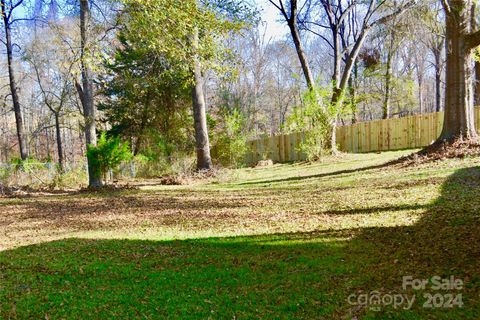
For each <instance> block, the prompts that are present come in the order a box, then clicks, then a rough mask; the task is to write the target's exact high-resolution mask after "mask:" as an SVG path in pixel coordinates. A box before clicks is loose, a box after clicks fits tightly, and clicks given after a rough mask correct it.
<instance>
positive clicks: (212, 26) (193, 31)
mask: <svg viewBox="0 0 480 320" xmlns="http://www.w3.org/2000/svg"><path fill="white" fill-rule="evenodd" d="M126 3H127V5H128V8H127V9H128V12H129V14H130V16H131V17H132V24H131V27H130V32H136V33H137V34H138V36H139V37H141V38H142V40H143V41H145V42H146V43H148V44H149V45H150V46H151V47H152V48H154V49H155V50H156V51H157V53H158V55H159V56H161V57H162V58H163V59H166V60H167V61H170V62H174V63H173V64H174V65H176V66H178V67H180V68H184V69H186V71H187V73H188V74H189V75H188V78H187V79H185V84H186V85H189V86H191V92H192V106H193V117H194V128H195V140H196V154H197V169H198V170H210V169H211V168H212V161H211V157H210V142H209V139H208V129H207V121H206V119H207V115H206V103H205V97H204V92H203V88H204V85H203V81H204V80H203V73H204V72H205V71H206V70H208V69H209V68H215V67H218V64H217V63H218V60H220V59H221V57H222V56H223V55H224V53H225V51H223V50H222V44H221V42H220V41H218V40H219V39H220V38H222V37H225V36H227V35H228V33H229V32H232V31H236V30H238V29H239V28H240V26H241V25H242V24H241V23H240V21H241V20H240V19H238V17H237V15H238V13H239V12H243V11H244V9H245V8H244V7H243V6H237V5H236V3H235V1H224V0H217V1H214V0H211V1H202V2H198V1H196V0H188V1H176V2H173V3H172V2H171V1H167V0H153V1H146V0H128V1H126Z"/></svg>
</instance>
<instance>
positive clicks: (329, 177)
mask: <svg viewBox="0 0 480 320" xmlns="http://www.w3.org/2000/svg"><path fill="white" fill-rule="evenodd" d="M405 153H406V152H395V153H394V152H391V153H383V154H368V155H347V156H345V157H344V158H343V159H340V160H336V161H335V162H332V161H325V162H324V163H317V164H311V165H308V164H302V165H300V164H295V165H277V166H274V167H271V168H257V169H242V170H237V171H235V172H233V173H232V176H231V177H230V179H229V181H228V182H221V183H220V182H219V183H216V184H208V185H198V186H190V187H188V186H154V185H153V186H152V185H150V184H146V185H145V186H143V187H141V189H140V190H135V191H134V190H129V191H123V192H108V193H96V194H85V193H78V194H75V193H70V194H64V195H42V196H33V197H29V198H24V199H0V247H1V248H0V250H2V251H0V318H2V319H15V318H18V319H44V318H48V319H78V318H82V319H86V318H88V319H119V318H120V319H136V318H138V319H165V318H173V319H175V318H183V319H206V318H211V319H250V318H262V319H265V318H267V319H269V318H271V319H298V318H303V319H353V318H357V319H478V315H479V314H480V290H479V288H480V262H479V261H480V260H479V258H480V226H479V224H480V197H479V196H480V189H479V187H480V169H479V168H477V164H478V159H476V158H467V159H463V160H446V161H444V162H439V163H430V164H422V165H420V166H416V167H407V168H405V167H400V166H384V165H383V164H384V163H386V162H388V161H389V160H392V159H396V158H398V157H399V156H401V155H404V154H405ZM404 276H411V277H412V278H413V279H430V278H432V277H434V276H438V277H440V278H441V279H446V278H450V277H454V278H455V279H458V280H461V281H462V284H463V286H462V288H461V289H458V290H456V289H452V288H446V289H445V290H434V289H432V285H433V283H432V282H430V283H429V284H427V285H426V286H425V289H423V290H413V289H412V288H411V287H408V288H406V289H403V288H402V278H403V277H404ZM365 294H368V297H372V296H375V297H381V298H383V299H384V301H383V302H381V303H379V304H378V303H375V302H376V300H374V299H373V300H370V302H371V304H370V305H364V304H363V303H362V301H361V300H359V297H360V298H361V297H365ZM429 294H431V295H432V297H433V299H434V300H432V301H430V302H432V303H431V304H432V308H428V307H429V304H428V302H429V301H428V300H429V299H428V297H429V296H428V295H429ZM460 294H461V297H460V296H459V295H460ZM399 295H402V296H405V297H410V299H412V297H413V296H415V301H414V302H413V303H412V306H411V308H409V309H408V310H406V309H407V305H406V304H405V303H404V304H401V305H397V306H396V308H395V307H394V306H393V303H388V302H389V298H390V297H392V298H395V297H396V298H399V297H400V296H399ZM459 297H460V298H461V300H460V298H459ZM440 300H442V301H440ZM440 302H441V303H440ZM425 303H426V304H425ZM462 303H463V307H460V305H461V304H462ZM425 307H427V308H425Z"/></svg>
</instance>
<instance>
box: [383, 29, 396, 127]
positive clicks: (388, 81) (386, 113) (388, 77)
mask: <svg viewBox="0 0 480 320" xmlns="http://www.w3.org/2000/svg"><path fill="white" fill-rule="evenodd" d="M394 45H395V32H394V31H391V34H390V46H389V48H388V52H387V70H386V71H385V96H384V99H383V116H382V118H383V119H388V118H390V99H391V97H392V74H393V68H392V62H393V53H394V52H393V50H394Z"/></svg>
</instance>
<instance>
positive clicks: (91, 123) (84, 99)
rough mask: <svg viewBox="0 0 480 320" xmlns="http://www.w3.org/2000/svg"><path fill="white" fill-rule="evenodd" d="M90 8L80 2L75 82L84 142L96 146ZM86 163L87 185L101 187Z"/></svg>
mask: <svg viewBox="0 0 480 320" xmlns="http://www.w3.org/2000/svg"><path fill="white" fill-rule="evenodd" d="M89 21H90V7H89V3H88V0H80V72H81V83H79V82H78V81H76V82H75V87H76V88H77V92H78V96H79V98H80V102H81V104H82V108H83V117H84V119H85V142H86V144H87V146H96V145H97V127H96V119H95V116H96V109H95V103H94V92H93V90H94V87H93V79H92V71H91V68H90V59H91V58H92V57H89V56H88V24H89ZM87 161H88V185H89V186H90V187H93V188H97V187H100V186H102V178H101V177H100V176H99V175H98V174H96V172H98V171H97V170H96V169H95V168H94V164H93V159H90V158H87Z"/></svg>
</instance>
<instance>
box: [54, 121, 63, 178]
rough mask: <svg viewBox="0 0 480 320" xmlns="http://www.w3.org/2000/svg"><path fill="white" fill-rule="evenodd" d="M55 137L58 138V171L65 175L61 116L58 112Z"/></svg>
mask: <svg viewBox="0 0 480 320" xmlns="http://www.w3.org/2000/svg"><path fill="white" fill-rule="evenodd" d="M55 135H56V138H57V152H58V169H59V171H60V173H64V172H65V165H64V160H63V145H62V132H61V130H60V115H59V114H58V112H57V113H55Z"/></svg>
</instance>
